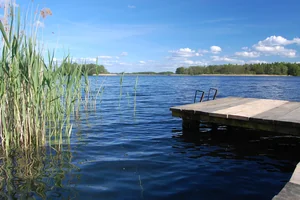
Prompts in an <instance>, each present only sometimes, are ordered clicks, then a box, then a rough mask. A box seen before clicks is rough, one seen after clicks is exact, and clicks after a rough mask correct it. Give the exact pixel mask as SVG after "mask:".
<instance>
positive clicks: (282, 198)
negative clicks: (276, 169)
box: [272, 182, 300, 200]
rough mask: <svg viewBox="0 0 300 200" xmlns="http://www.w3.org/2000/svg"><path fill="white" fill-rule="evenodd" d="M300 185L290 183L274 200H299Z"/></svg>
mask: <svg viewBox="0 0 300 200" xmlns="http://www.w3.org/2000/svg"><path fill="white" fill-rule="evenodd" d="M299 199H300V185H298V184H294V183H291V182H288V183H287V184H286V185H285V186H284V188H283V189H282V190H281V191H280V193H279V194H278V195H276V196H275V197H274V198H273V199H272V200H299Z"/></svg>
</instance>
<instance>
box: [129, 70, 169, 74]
mask: <svg viewBox="0 0 300 200" xmlns="http://www.w3.org/2000/svg"><path fill="white" fill-rule="evenodd" d="M129 74H145V75H171V74H174V72H170V71H167V72H133V73H129Z"/></svg>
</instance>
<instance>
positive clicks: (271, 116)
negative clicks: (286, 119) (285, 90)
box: [250, 102, 300, 121]
mask: <svg viewBox="0 0 300 200" xmlns="http://www.w3.org/2000/svg"><path fill="white" fill-rule="evenodd" d="M297 108H300V103H299V102H287V103H285V104H283V105H281V106H278V107H275V108H273V109H271V110H268V111H266V112H263V113H260V114H258V115H255V116H253V117H251V119H250V120H259V121H260V120H267V121H268V120H270V121H275V120H277V119H278V118H279V117H282V116H284V115H286V114H288V113H289V112H292V111H293V110H295V109H297Z"/></svg>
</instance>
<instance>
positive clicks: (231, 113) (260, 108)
mask: <svg viewBox="0 0 300 200" xmlns="http://www.w3.org/2000/svg"><path fill="white" fill-rule="evenodd" d="M285 103H287V101H280V100H271V99H256V100H254V101H251V102H248V103H245V104H242V105H237V106H234V107H231V108H226V109H222V110H217V111H214V112H212V114H211V116H216V117H217V116H218V117H225V118H230V119H240V120H249V118H250V117H252V116H255V115H258V114H260V113H263V112H266V111H268V110H271V109H273V108H275V107H278V106H280V105H283V104H285Z"/></svg>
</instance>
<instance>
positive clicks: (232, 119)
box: [170, 97, 300, 135]
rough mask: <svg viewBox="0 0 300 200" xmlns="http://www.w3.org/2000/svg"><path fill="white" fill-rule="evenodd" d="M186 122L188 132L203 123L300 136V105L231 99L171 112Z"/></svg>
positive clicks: (222, 99) (190, 106)
mask: <svg viewBox="0 0 300 200" xmlns="http://www.w3.org/2000/svg"><path fill="white" fill-rule="evenodd" d="M170 110H171V111H172V115H173V116H176V117H181V118H182V119H183V128H184V129H189V130H193V129H198V130H199V124H200V122H206V123H212V124H222V125H227V126H232V127H242V128H251V129H255V130H262V131H271V132H277V133H284V134H298V135H299V134H300V102H289V101H282V100H272V99H255V98H240V97H227V98H221V99H217V100H213V101H206V102H201V103H195V104H188V105H183V106H176V107H172V108H170Z"/></svg>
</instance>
